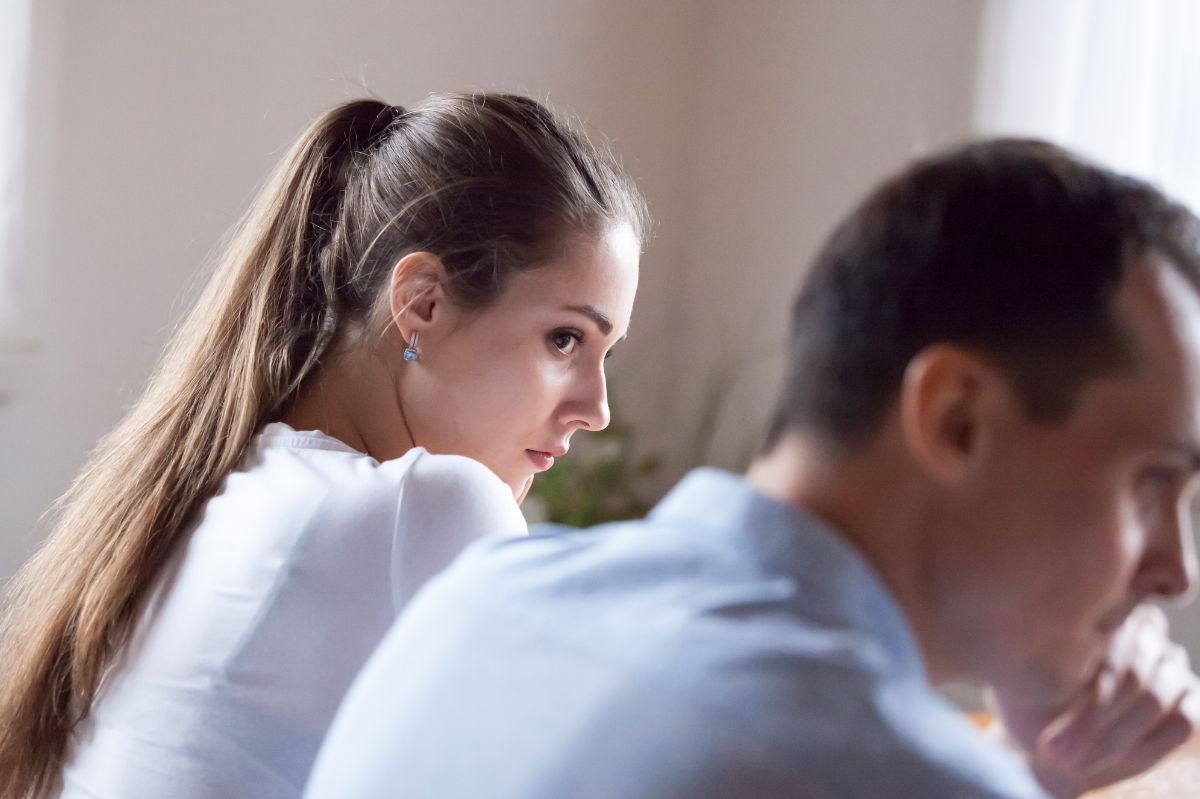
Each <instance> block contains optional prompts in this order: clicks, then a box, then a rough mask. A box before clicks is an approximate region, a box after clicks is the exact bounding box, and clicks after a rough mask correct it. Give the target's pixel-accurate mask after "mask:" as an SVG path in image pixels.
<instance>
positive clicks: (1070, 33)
mask: <svg viewBox="0 0 1200 799" xmlns="http://www.w3.org/2000/svg"><path fill="white" fill-rule="evenodd" d="M981 58H982V61H981V65H980V72H979V86H978V92H977V95H976V96H977V98H978V101H977V102H978V104H977V106H976V116H975V122H976V129H977V131H978V132H979V133H982V134H988V135H994V134H1024V135H1034V136H1038V137H1041V138H1045V139H1049V140H1051V141H1055V142H1058V143H1060V144H1063V145H1065V146H1068V147H1070V148H1072V149H1074V150H1076V151H1078V152H1081V153H1083V154H1084V155H1086V156H1089V157H1091V158H1094V159H1096V160H1099V161H1101V162H1103V163H1105V164H1106V165H1108V166H1111V167H1114V168H1116V169H1118V170H1120V171H1124V172H1129V173H1132V174H1135V175H1138V176H1141V177H1144V178H1148V179H1150V180H1152V181H1153V182H1155V183H1157V184H1158V185H1159V186H1161V187H1162V188H1163V189H1165V190H1166V191H1167V192H1168V193H1169V194H1171V195H1172V196H1174V197H1175V198H1176V199H1179V200H1182V201H1183V202H1185V203H1186V204H1188V205H1189V206H1190V207H1191V208H1192V209H1193V210H1200V0H988V4H987V7H986V12H985V14H984V30H983V47H982V56H981Z"/></svg>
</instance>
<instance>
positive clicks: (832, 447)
mask: <svg viewBox="0 0 1200 799" xmlns="http://www.w3.org/2000/svg"><path fill="white" fill-rule="evenodd" d="M1198 231H1200V228H1198V225H1197V222H1196V220H1195V218H1194V217H1193V216H1192V215H1191V214H1189V213H1188V212H1187V211H1186V210H1184V209H1183V208H1181V207H1180V206H1177V205H1175V204H1172V203H1171V202H1169V201H1168V200H1167V199H1165V198H1164V197H1163V196H1162V194H1161V193H1159V192H1158V191H1157V190H1155V189H1154V188H1152V187H1150V186H1148V185H1146V184H1144V183H1141V182H1138V181H1135V180H1132V179H1129V178H1126V177H1122V176H1119V175H1116V174H1113V173H1111V172H1108V171H1106V170H1103V169H1100V168H1098V167H1095V166H1092V165H1088V164H1085V163H1083V162H1081V161H1080V160H1078V159H1077V158H1075V157H1074V156H1072V155H1071V154H1069V153H1067V152H1065V151H1063V150H1061V149H1059V148H1056V147H1053V146H1051V145H1048V144H1044V143H1040V142H1032V141H1015V140H1002V141H992V142H985V143H981V144H974V145H970V146H967V147H964V148H962V149H959V150H956V151H953V152H950V153H948V154H945V155H942V156H938V157H935V158H931V159H928V160H925V161H922V162H919V163H917V164H915V165H914V166H912V167H911V168H909V169H908V170H906V171H905V172H903V173H902V174H901V175H899V176H898V177H896V178H894V179H892V180H891V181H889V182H887V183H886V184H884V185H883V186H882V187H881V188H880V189H878V190H877V191H876V192H875V193H874V194H872V195H871V196H870V197H869V198H868V199H867V200H866V202H865V203H864V204H863V205H862V206H860V207H859V208H858V210H857V211H855V212H854V213H853V214H852V215H851V216H850V218H849V219H848V220H846V221H845V222H844V223H843V224H842V225H841V226H840V227H839V228H838V229H837V231H836V232H835V233H834V234H833V236H832V238H831V239H830V241H829V242H828V244H827V245H826V247H825V248H824V250H823V251H822V252H821V253H820V255H819V256H818V258H817V261H816V264H815V265H814V268H813V270H812V272H811V274H810V275H809V277H808V279H807V280H806V282H805V285H804V286H803V288H802V289H801V293H800V296H799V298H798V299H797V301H796V304H795V308H794V314H793V333H792V342H791V344H792V352H791V359H790V362H789V369H790V371H789V375H788V380H787V384H786V387H785V390H784V394H783V397H782V399H781V403H780V406H779V409H778V412H777V415H776V420H775V425H774V430H773V434H772V441H773V443H774V442H778V441H779V440H781V439H783V438H785V437H787V436H800V437H803V438H805V439H807V440H809V441H811V442H816V444H817V446H818V449H819V450H820V451H821V452H823V453H825V454H827V456H828V457H829V458H830V459H831V460H834V461H838V460H847V459H849V460H853V459H856V458H857V459H859V460H862V459H871V458H874V457H876V456H877V454H878V453H881V452H884V451H886V452H887V453H889V454H888V455H887V456H886V457H889V458H892V462H891V465H892V466H895V467H897V471H896V472H895V473H896V474H898V475H900V474H902V475H903V476H902V477H899V478H898V481H899V480H903V481H904V482H905V485H906V486H908V487H909V488H911V487H912V486H917V487H918V488H917V490H916V492H915V496H914V492H913V491H909V492H908V493H907V494H906V495H905V497H904V500H903V501H904V502H905V503H907V504H906V509H907V511H906V512H908V514H909V521H910V522H912V521H913V520H917V521H918V524H917V525H916V526H917V527H919V528H921V529H920V534H921V536H922V538H921V539H920V544H919V546H921V547H922V548H923V549H924V551H923V552H921V553H913V554H914V555H919V557H920V562H919V564H917V565H915V566H914V568H915V569H918V570H919V580H920V581H921V588H920V590H921V591H922V592H923V593H924V597H923V600H924V601H926V602H927V603H928V604H929V607H928V608H926V610H927V611H928V617H927V618H924V619H921V620H920V623H921V624H924V625H925V626H926V627H929V628H931V629H929V630H926V632H928V633H929V635H928V636H927V637H929V638H932V639H936V640H937V641H938V643H939V646H940V647H941V648H942V649H943V651H942V652H940V653H939V658H940V659H941V660H942V661H944V662H949V665H950V667H951V668H952V669H953V670H955V671H956V672H957V673H958V674H959V675H960V676H967V677H971V678H977V679H981V680H987V681H990V682H998V683H1004V682H1005V681H1017V680H1021V681H1024V684H1026V685H1030V686H1032V688H1033V689H1034V690H1037V691H1043V692H1045V694H1046V695H1047V697H1049V696H1052V695H1054V694H1055V693H1056V692H1057V693H1062V692H1065V691H1067V690H1069V689H1071V688H1072V687H1074V686H1076V685H1078V684H1079V682H1081V681H1082V680H1084V679H1086V678H1087V676H1088V675H1089V674H1090V672H1091V670H1092V669H1093V668H1094V667H1095V665H1096V658H1097V657H1098V655H1099V654H1100V653H1101V652H1102V650H1103V649H1104V647H1105V644H1106V643H1107V638H1106V636H1107V635H1108V634H1109V632H1111V630H1112V629H1113V628H1115V627H1116V626H1117V625H1118V624H1119V622H1120V621H1121V620H1122V619H1123V618H1124V616H1125V614H1127V613H1128V612H1129V610H1130V609H1131V608H1132V607H1133V606H1134V605H1135V604H1137V603H1139V602H1141V601H1144V600H1145V599H1147V598H1152V597H1159V596H1175V595H1178V594H1181V593H1184V592H1185V591H1186V590H1187V589H1188V588H1189V587H1190V585H1191V583H1192V582H1193V581H1194V579H1195V571H1196V564H1195V554H1194V550H1193V542H1192V540H1191V527H1190V517H1189V516H1188V513H1187V507H1186V498H1187V496H1188V494H1189V490H1190V485H1191V483H1192V477H1193V476H1194V475H1195V473H1196V470H1197V466H1198V464H1200V454H1198V453H1200V289H1198V287H1200V233H1198ZM882 442H887V443H886V444H885V443H882ZM897 453H899V454H897ZM899 470H903V472H900V471H899ZM877 471H878V470H877ZM885 491H886V488H885ZM854 499H855V501H857V502H861V503H876V504H882V505H883V506H884V507H886V506H887V504H888V503H889V502H891V501H898V500H899V497H898V494H897V495H895V496H892V495H888V494H886V493H885V494H884V495H878V496H861V495H860V496H858V497H855V498H854ZM896 540H897V541H902V542H906V545H908V544H911V543H912V541H913V539H904V538H903V537H898V538H897V539H896Z"/></svg>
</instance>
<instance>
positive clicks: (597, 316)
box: [562, 305, 613, 336]
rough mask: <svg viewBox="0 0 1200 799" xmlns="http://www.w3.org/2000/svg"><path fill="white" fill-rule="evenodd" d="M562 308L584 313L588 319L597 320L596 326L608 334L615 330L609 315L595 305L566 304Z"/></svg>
mask: <svg viewBox="0 0 1200 799" xmlns="http://www.w3.org/2000/svg"><path fill="white" fill-rule="evenodd" d="M562 309H563V310H564V311H574V312H575V313H578V314H583V315H584V316H586V317H587V318H588V319H591V320H592V321H593V322H595V323H596V327H598V328H600V332H601V333H603V334H604V335H606V336H607V335H608V334H609V333H611V332H612V330H613V323H612V322H610V321H609V319H608V317H607V316H605V315H604V314H602V313H600V312H599V311H598V310H596V308H595V307H594V306H591V305H564V306H563V308H562Z"/></svg>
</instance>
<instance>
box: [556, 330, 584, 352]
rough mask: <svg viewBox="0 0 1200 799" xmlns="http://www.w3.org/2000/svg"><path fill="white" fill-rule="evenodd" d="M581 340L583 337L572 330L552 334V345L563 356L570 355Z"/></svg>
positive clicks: (557, 331)
mask: <svg viewBox="0 0 1200 799" xmlns="http://www.w3.org/2000/svg"><path fill="white" fill-rule="evenodd" d="M581 338H582V336H580V335H579V334H578V333H576V332H574V331H572V330H556V331H554V332H553V333H551V334H550V343H551V344H552V345H553V346H554V349H556V350H558V351H559V352H561V353H562V354H563V355H570V354H571V353H573V352H574V351H575V347H576V346H577V345H578V344H579V341H580V339H581Z"/></svg>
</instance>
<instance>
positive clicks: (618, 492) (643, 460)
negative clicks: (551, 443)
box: [530, 408, 661, 527]
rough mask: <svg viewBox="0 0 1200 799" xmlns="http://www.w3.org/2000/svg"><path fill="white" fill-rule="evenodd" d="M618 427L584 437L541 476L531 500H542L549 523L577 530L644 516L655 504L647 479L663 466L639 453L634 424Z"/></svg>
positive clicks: (616, 424) (615, 424) (617, 423)
mask: <svg viewBox="0 0 1200 799" xmlns="http://www.w3.org/2000/svg"><path fill="white" fill-rule="evenodd" d="M612 416H613V419H612V422H611V423H610V424H609V426H608V427H607V428H605V429H604V430H601V431H599V432H596V433H589V434H588V435H586V436H580V438H579V439H578V443H577V444H576V447H575V451H574V452H572V453H571V455H570V456H569V457H567V458H564V459H563V460H561V461H559V462H558V463H555V464H554V466H553V467H552V468H551V469H550V471H548V472H546V473H545V474H543V475H541V476H540V477H538V478H537V479H536V480H535V481H534V483H533V488H532V489H531V490H530V497H533V498H536V500H535V501H540V503H541V506H542V509H543V513H542V514H541V515H544V517H545V521H547V522H553V523H555V524H567V525H571V526H572V527H590V526H592V525H596V524H603V523H605V522H612V521H619V520H622V519H634V518H638V517H641V516H644V515H645V514H646V512H647V511H648V510H649V509H650V504H651V502H650V501H649V500H647V499H646V498H645V495H644V494H643V493H642V492H643V490H644V486H645V484H646V479H647V478H648V477H650V476H651V475H653V474H654V473H655V472H656V471H658V469H659V468H660V466H661V460H660V459H659V458H658V457H656V456H654V455H644V456H638V455H637V454H636V453H635V452H634V449H635V447H634V442H635V430H634V427H633V425H630V424H628V423H626V422H621V421H619V420H618V418H617V412H616V409H615V408H613V411H612Z"/></svg>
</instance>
